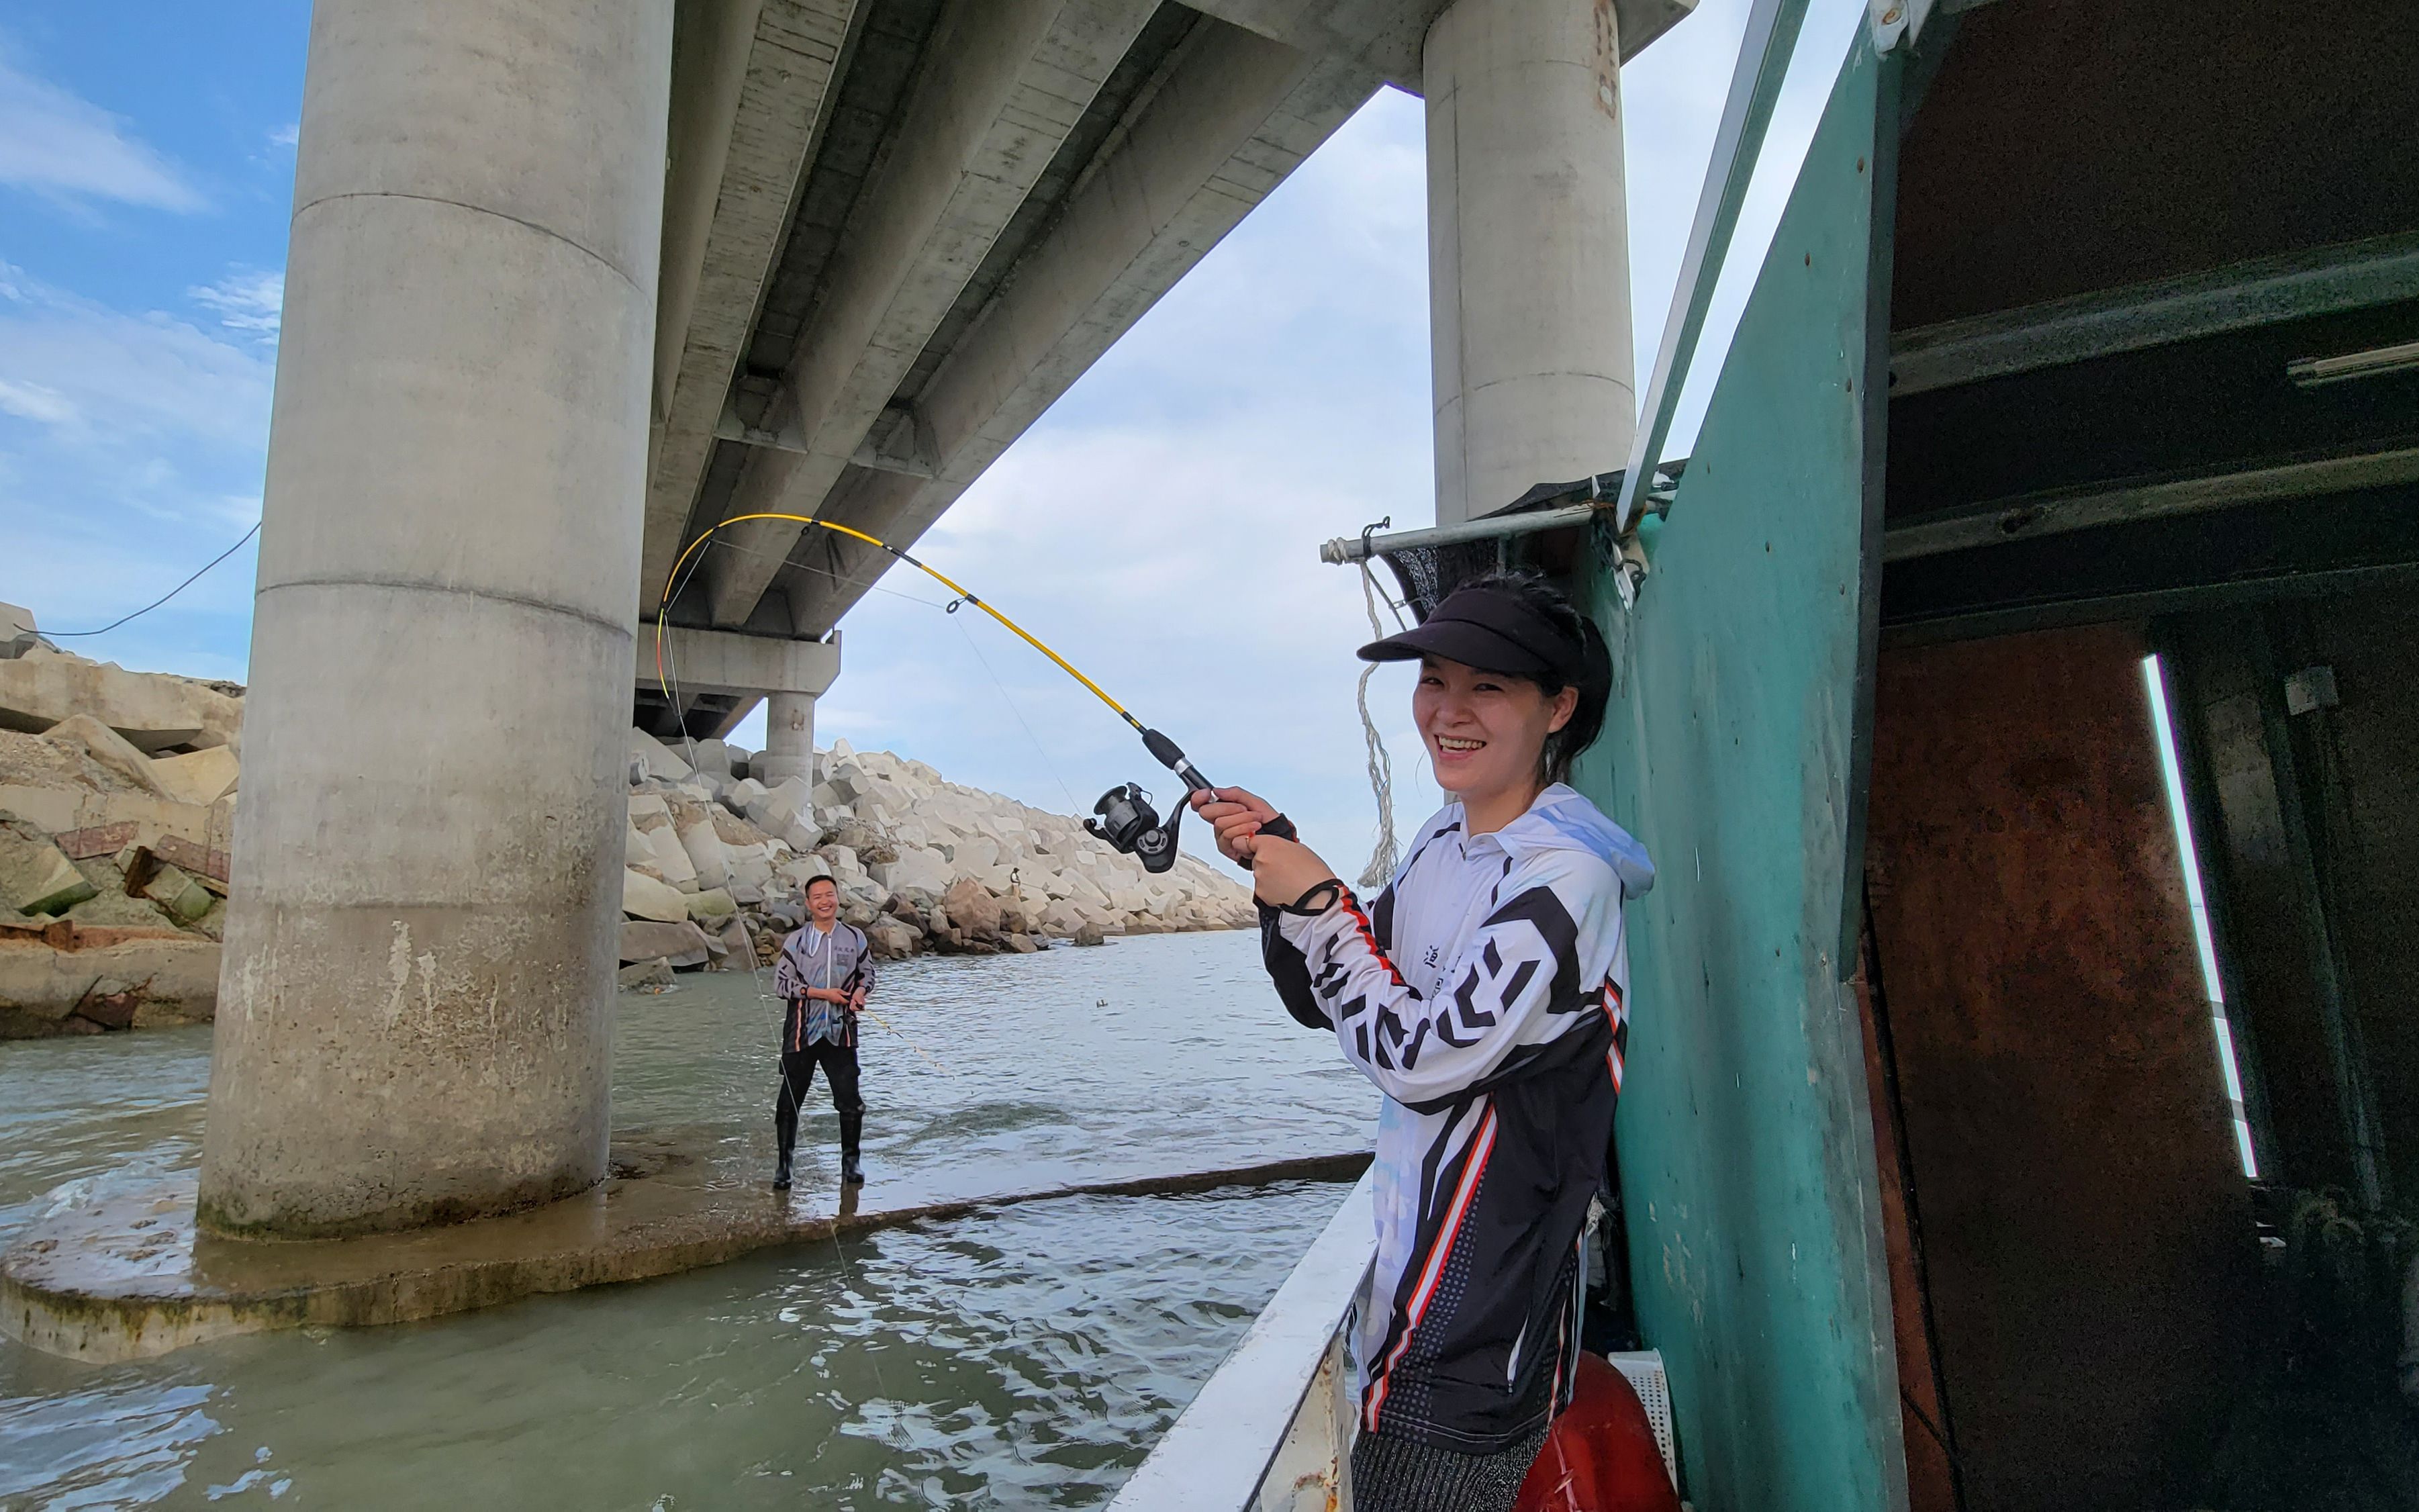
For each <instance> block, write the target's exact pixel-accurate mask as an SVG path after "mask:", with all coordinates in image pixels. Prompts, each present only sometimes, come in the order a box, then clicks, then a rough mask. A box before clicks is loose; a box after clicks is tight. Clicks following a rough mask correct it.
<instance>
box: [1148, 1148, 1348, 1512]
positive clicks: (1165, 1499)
mask: <svg viewBox="0 0 2419 1512" xmlns="http://www.w3.org/2000/svg"><path fill="white" fill-rule="evenodd" d="M1376 1253H1377V1231H1376V1228H1375V1227H1374V1225H1373V1223H1372V1221H1371V1217H1370V1207H1369V1178H1368V1177H1367V1176H1365V1175H1364V1176H1363V1177H1362V1178H1361V1180H1360V1182H1359V1183H1358V1184H1357V1185H1355V1186H1354V1187H1353V1188H1352V1192H1351V1195H1350V1196H1347V1197H1346V1198H1345V1199H1344V1206H1343V1207H1341V1208H1339V1209H1337V1210H1336V1213H1335V1216H1334V1218H1333V1220H1331V1221H1330V1222H1329V1224H1328V1226H1327V1228H1326V1231H1325V1232H1323V1233H1321V1234H1320V1235H1319V1236H1318V1239H1317V1242H1314V1243H1313V1244H1312V1245H1311V1246H1310V1251H1309V1253H1307V1254H1305V1255H1304V1256H1303V1257H1302V1260H1301V1263H1299V1264H1297V1265H1296V1266H1295V1267H1294V1268H1293V1273H1292V1274H1291V1275H1288V1276H1287V1277H1286V1281H1285V1285H1283V1286H1281V1287H1279V1288H1277V1294H1276V1295H1275V1296H1274V1297H1272V1298H1271V1299H1270V1301H1269V1304H1268V1306H1267V1307H1266V1308H1264V1309H1263V1310H1262V1311H1261V1313H1260V1316H1259V1318H1258V1319H1257V1320H1256V1321H1255V1322H1254V1323H1253V1324H1252V1326H1251V1329H1250V1330H1249V1331H1248V1332H1247V1333H1245V1334H1244V1335H1243V1338H1242V1342H1241V1343H1240V1344H1238V1345H1236V1346H1235V1350H1234V1352H1233V1353H1231V1354H1229V1355H1227V1356H1226V1359H1225V1364H1223V1365H1220V1366H1219V1367H1218V1370H1217V1372H1216V1373H1215V1374H1214V1375H1212V1376H1211V1377H1210V1379H1209V1381H1206V1382H1205V1383H1203V1385H1202V1387H1201V1394H1200V1395H1199V1396H1195V1397H1194V1398H1193V1404H1192V1405H1191V1406H1190V1407H1187V1408H1186V1409H1185V1410H1184V1412H1183V1414H1182V1415H1181V1416H1179V1418H1177V1420H1176V1422H1175V1424H1174V1425H1173V1426H1172V1427H1169V1428H1168V1430H1167V1433H1166V1436H1165V1437H1163V1438H1162V1439H1161V1440H1160V1442H1159V1446H1158V1447H1157V1448H1155V1449H1153V1450H1152V1451H1151V1453H1150V1458H1148V1459H1146V1460H1144V1461H1143V1462H1142V1465H1141V1467H1140V1468H1139V1469H1137V1470H1135V1472H1134V1473H1133V1475H1132V1478H1131V1479H1129V1480H1128V1481H1127V1482H1126V1484H1125V1488H1124V1489H1122V1490H1120V1491H1119V1492H1118V1493H1117V1500H1116V1501H1114V1502H1112V1503H1110V1504H1109V1506H1110V1512H1170V1509H1181V1512H1338V1509H1348V1508H1349V1506H1350V1505H1351V1503H1350V1501H1349V1493H1348V1489H1347V1488H1346V1484H1345V1473H1344V1470H1345V1465H1346V1463H1347V1462H1348V1459H1349V1458H1350V1457H1351V1452H1352V1430H1353V1426H1354V1412H1355V1407H1354V1404H1353V1399H1352V1369H1351V1365H1350V1362H1349V1361H1348V1359H1347V1357H1346V1353H1345V1324H1346V1321H1347V1319H1348V1317H1349V1315H1350V1313H1351V1310H1352V1302H1353V1298H1354V1297H1355V1296H1357V1295H1358V1294H1359V1293H1360V1290H1361V1288H1362V1285H1363V1283H1364V1281H1365V1280H1366V1279H1367V1277H1368V1273H1369V1266H1370V1262H1371V1261H1372V1260H1373V1259H1374V1258H1375V1257H1376Z"/></svg>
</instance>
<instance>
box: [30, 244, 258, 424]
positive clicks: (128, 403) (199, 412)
mask: <svg viewBox="0 0 2419 1512" xmlns="http://www.w3.org/2000/svg"><path fill="white" fill-rule="evenodd" d="M268 276H270V277H272V278H273V277H275V276H276V275H268ZM0 286H5V289H6V294H5V296H0V385H5V386H6V388H7V391H8V392H9V393H15V394H17V395H19V396H20V399H19V402H17V403H12V404H9V405H8V406H6V408H7V409H8V412H9V413H12V414H15V415H17V416H18V417H20V418H22V419H26V420H32V421H36V422H39V423H41V424H46V425H50V426H54V427H56V428H60V429H63V430H70V431H77V432H79V433H85V432H89V433H90V434H91V435H93V436H95V437H98V438H100V439H101V440H105V442H106V444H107V445H109V446H110V447H111V448H112V449H113V450H122V449H123V448H124V447H125V446H126V444H127V442H128V440H129V439H130V435H131V434H133V433H151V434H162V433H164V434H168V435H174V436H178V437H183V438H189V439H197V440H207V441H208V442H210V443H211V444H213V445H231V446H235V447H238V448H241V449H246V450H251V451H257V449H258V448H259V447H260V445H261V444H262V443H263V441H265V440H266V439H267V435H268V426H269V398H270V381H271V378H272V376H273V374H274V359H273V358H272V357H271V356H270V355H268V354H265V353H262V352H260V351H258V350H255V349H253V348H252V347H248V346H244V347H239V346H235V345H231V344H229V343H228V342H225V341H223V340H221V339H220V338H218V337H216V336H213V335H211V334H209V333H208V332H204V331H202V330H200V329H198V328H196V327H195V326H193V324H192V323H190V322H188V321H182V320H177V319H175V318H173V317H171V316H166V315H161V314H148V315H129V314H126V313H124V312H122V311H118V310H113V309H110V308H109V307H107V306H105V305H101V304H99V303H96V302H94V301H89V300H85V299H81V298H79V297H77V296H75V295H71V294H69V293H66V292H65V291H63V290H59V289H54V288H50V287H48V286H46V285H39V284H37V283H35V282H34V281H32V280H31V279H29V278H27V277H26V276H25V274H24V273H23V270H17V269H10V268H6V267H0ZM25 395H32V396H33V399H32V400H31V401H30V402H29V401H27V400H26V399H25V398H24V397H23V396H25ZM129 455H131V454H129Z"/></svg>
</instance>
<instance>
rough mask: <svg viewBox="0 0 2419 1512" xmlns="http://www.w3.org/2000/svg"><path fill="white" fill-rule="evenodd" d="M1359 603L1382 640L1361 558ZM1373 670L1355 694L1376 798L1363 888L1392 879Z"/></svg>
mask: <svg viewBox="0 0 2419 1512" xmlns="http://www.w3.org/2000/svg"><path fill="white" fill-rule="evenodd" d="M1361 603H1362V607H1363V608H1364V609H1367V610H1368V611H1369V634H1370V636H1371V637H1372V638H1373V639H1376V640H1384V639H1385V638H1386V631H1385V627H1384V626H1382V625H1379V623H1378V579H1376V578H1375V577H1373V576H1372V575H1371V574H1370V571H1369V563H1368V562H1367V561H1366V560H1365V559H1364V561H1363V562H1362V563H1361ZM1377 670H1378V664H1377V663H1376V662H1374V661H1373V662H1371V663H1369V664H1368V665H1367V666H1365V667H1364V668H1362V669H1361V689H1360V692H1359V693H1358V694H1357V695H1356V702H1358V703H1359V704H1360V707H1361V738H1362V739H1364V740H1365V741H1367V742H1368V743H1369V795H1370V796H1371V797H1373V798H1375V799H1377V800H1378V845H1377V848H1376V849H1375V850H1373V851H1371V852H1370V853H1369V864H1368V865H1367V866H1366V867H1364V868H1363V869H1362V872H1361V883H1360V886H1361V887H1362V889H1363V890H1364V891H1366V890H1368V889H1370V888H1372V887H1384V886H1385V885H1386V884H1387V883H1389V882H1392V881H1393V880H1394V852H1395V843H1394V761H1393V759H1392V758H1390V757H1389V756H1388V755H1387V754H1386V743H1385V742H1384V741H1383V740H1381V739H1379V736H1378V726H1377V722H1376V721H1375V720H1373V719H1371V718H1370V717H1369V678H1370V675H1371V674H1372V673H1374V672H1376V671H1377Z"/></svg>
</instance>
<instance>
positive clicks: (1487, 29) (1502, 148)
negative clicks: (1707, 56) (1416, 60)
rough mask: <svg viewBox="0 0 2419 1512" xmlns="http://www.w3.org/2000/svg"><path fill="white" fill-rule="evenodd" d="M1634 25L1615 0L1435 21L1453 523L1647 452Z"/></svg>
mask: <svg viewBox="0 0 2419 1512" xmlns="http://www.w3.org/2000/svg"><path fill="white" fill-rule="evenodd" d="M1619 33H1620V25H1619V22H1618V20H1617V15H1616V8H1615V6H1614V4H1613V0H1593V3H1591V0H1455V3H1454V5H1453V6H1452V7H1451V8H1448V9H1447V10H1445V12H1444V13H1443V14H1442V15H1441V16H1439V17H1438V18H1437V20H1436V22H1435V23H1434V25H1433V26H1431V27H1430V28H1429V31H1428V35H1427V46H1426V50H1425V58H1424V62H1423V65H1422V74H1423V79H1424V82H1425V85H1426V94H1427V138H1428V290H1429V293H1428V300H1429V352H1430V358H1429V361H1430V363H1431V367H1432V373H1433V376H1434V381H1435V394H1436V487H1437V514H1436V517H1437V523H1438V524H1440V525H1451V524H1457V523H1459V522H1460V521H1462V520H1466V519H1469V518H1471V517H1474V516H1479V515H1485V514H1487V513H1488V512H1490V511H1492V510H1495V509H1499V508H1501V507H1502V506H1503V505H1505V504H1508V503H1510V502H1511V501H1513V500H1515V499H1517V498H1518V497H1519V496H1520V495H1521V494H1523V493H1525V492H1527V491H1528V489H1529V488H1530V486H1532V485H1534V484H1539V483H1564V482H1568V481H1570V480H1571V479H1574V478H1583V477H1586V476H1588V475H1589V474H1591V473H1595V472H1603V471H1609V470H1610V469H1612V468H1616V467H1619V466H1620V465H1621V461H1622V458H1624V457H1625V456H1626V455H1628V453H1629V443H1630V438H1631V436H1632V434H1633V433H1634V432H1635V430H1636V429H1637V410H1638V401H1637V398H1636V388H1637V380H1636V378H1634V377H1633V373H1634V370H1635V369H1634V362H1633V359H1632V357H1631V354H1630V332H1629V239H1628V217H1627V213H1626V208H1625V204H1624V199H1623V195H1624V189H1623V164H1622V154H1621V95H1620V89H1621V39H1620V35H1619Z"/></svg>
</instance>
